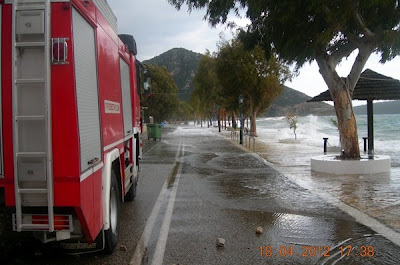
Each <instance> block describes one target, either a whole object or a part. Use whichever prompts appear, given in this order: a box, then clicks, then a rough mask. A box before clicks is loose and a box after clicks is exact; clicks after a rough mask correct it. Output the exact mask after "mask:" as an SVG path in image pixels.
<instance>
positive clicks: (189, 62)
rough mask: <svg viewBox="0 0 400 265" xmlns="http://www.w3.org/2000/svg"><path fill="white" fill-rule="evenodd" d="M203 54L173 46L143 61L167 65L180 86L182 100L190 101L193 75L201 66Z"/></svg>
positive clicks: (179, 92)
mask: <svg viewBox="0 0 400 265" xmlns="http://www.w3.org/2000/svg"><path fill="white" fill-rule="evenodd" d="M200 57H201V54H200V53H195V52H192V51H189V50H186V49H184V48H173V49H171V50H169V51H167V52H164V53H163V54H160V55H158V56H156V57H154V58H152V59H150V60H146V61H144V62H143V63H145V64H153V65H157V66H159V67H163V66H164V67H166V68H167V71H168V72H169V73H170V75H171V76H172V78H173V79H174V81H175V83H176V86H177V87H178V90H179V91H178V97H179V99H180V100H183V101H189V99H190V95H191V94H192V91H193V88H194V87H193V77H194V75H195V74H196V72H197V68H198V67H199V61H200Z"/></svg>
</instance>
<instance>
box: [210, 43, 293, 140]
mask: <svg viewBox="0 0 400 265" xmlns="http://www.w3.org/2000/svg"><path fill="white" fill-rule="evenodd" d="M217 73H218V78H219V79H220V82H221V84H222V94H223V95H224V100H225V105H226V106H228V107H229V108H231V109H236V108H237V106H238V97H239V95H240V94H242V95H243V96H244V97H245V99H244V103H245V104H244V105H245V109H244V111H245V112H247V113H248V114H249V115H250V118H251V125H250V135H252V136H257V128H256V119H257V115H258V114H259V113H261V112H263V111H265V110H266V109H267V108H269V106H270V105H271V104H272V102H273V101H274V100H275V99H276V98H277V97H278V96H279V95H280V94H281V93H282V92H283V83H284V81H285V80H286V79H287V78H289V77H290V74H289V70H288V68H287V67H286V66H285V65H283V64H282V63H281V62H280V61H279V60H278V59H277V58H276V57H275V56H270V58H269V59H267V58H266V57H265V54H264V52H263V51H262V50H261V48H260V47H258V46H256V47H254V49H252V50H245V48H244V46H243V44H242V42H240V41H239V40H238V39H234V40H232V41H231V42H223V43H222V44H221V45H220V47H219V52H218V57H217Z"/></svg>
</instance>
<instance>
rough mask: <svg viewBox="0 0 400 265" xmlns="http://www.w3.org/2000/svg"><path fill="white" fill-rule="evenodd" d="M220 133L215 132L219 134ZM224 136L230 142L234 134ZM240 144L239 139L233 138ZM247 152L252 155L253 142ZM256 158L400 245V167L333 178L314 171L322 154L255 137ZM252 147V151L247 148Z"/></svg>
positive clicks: (246, 141) (286, 143)
mask: <svg viewBox="0 0 400 265" xmlns="http://www.w3.org/2000/svg"><path fill="white" fill-rule="evenodd" d="M217 132H218V131H217V130H216V133H217ZM221 134H222V135H223V136H224V137H226V138H229V139H231V138H232V137H231V132H230V131H226V130H223V131H222V132H221ZM231 140H232V142H234V143H235V144H237V145H238V143H237V139H231ZM248 141H249V140H248V137H247V139H246V137H245V140H244V142H245V144H246V143H247V146H246V147H243V149H244V150H246V151H248V152H253V151H254V149H253V142H252V141H251V143H250V145H249V144H248ZM255 141H256V144H255V153H254V155H255V156H257V157H259V158H260V159H263V160H264V161H265V163H266V164H268V165H270V166H272V167H274V168H275V169H276V170H278V171H279V172H281V173H282V174H284V175H285V176H286V177H287V178H289V179H290V180H292V181H293V182H294V183H296V184H298V185H299V186H301V187H303V188H305V189H307V190H309V191H311V192H313V193H314V194H316V195H319V196H320V197H321V199H323V200H326V201H327V202H329V203H330V204H333V205H334V206H337V207H339V208H340V209H342V210H343V211H345V212H347V213H348V214H350V215H351V216H353V217H354V218H355V219H356V220H357V221H358V222H360V223H362V224H364V225H366V226H368V227H370V228H371V229H373V230H375V231H376V232H377V233H380V234H382V235H383V236H385V237H387V238H388V239H389V240H391V241H392V242H393V243H395V244H397V245H400V167H392V168H391V172H390V173H384V174H374V175H338V176H337V175H330V174H325V173H317V172H313V171H311V162H310V158H311V157H313V156H317V155H322V154H323V153H322V146H321V152H320V153H315V150H311V149H310V150H304V149H303V148H298V147H297V146H296V144H295V143H293V142H276V141H271V142H269V143H268V142H261V141H259V140H258V139H257V138H256V140H255ZM248 148H250V149H248ZM277 150H279V153H278V154H277V153H276V152H277Z"/></svg>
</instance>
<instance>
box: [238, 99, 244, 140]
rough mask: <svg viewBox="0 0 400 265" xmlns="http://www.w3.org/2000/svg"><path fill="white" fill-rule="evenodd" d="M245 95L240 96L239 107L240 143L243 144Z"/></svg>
mask: <svg viewBox="0 0 400 265" xmlns="http://www.w3.org/2000/svg"><path fill="white" fill-rule="evenodd" d="M243 100H244V97H243V95H240V96H239V107H240V142H239V144H243Z"/></svg>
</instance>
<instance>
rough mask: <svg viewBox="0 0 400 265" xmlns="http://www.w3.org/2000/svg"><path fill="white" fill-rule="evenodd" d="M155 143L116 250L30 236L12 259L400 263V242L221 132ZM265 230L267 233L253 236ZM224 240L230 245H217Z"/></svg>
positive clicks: (173, 134)
mask: <svg viewBox="0 0 400 265" xmlns="http://www.w3.org/2000/svg"><path fill="white" fill-rule="evenodd" d="M215 132H216V131H215ZM149 143H150V144H147V145H146V146H145V149H147V151H146V152H145V153H144V156H143V160H142V161H141V167H142V171H141V175H140V180H139V186H138V194H137V198H136V200H135V201H134V202H130V203H125V204H123V205H122V212H123V216H122V222H121V229H122V233H121V238H120V244H119V247H118V249H117V250H116V252H115V253H114V254H113V255H110V256H105V255H101V254H91V255H82V256H79V257H71V256H65V255H62V254H60V253H56V254H54V252H52V251H51V250H49V249H47V248H46V247H42V246H37V245H36V244H35V243H28V244H27V245H26V244H25V245H22V246H15V247H14V249H12V251H11V252H10V253H11V254H10V256H9V258H10V259H9V264H138V263H137V261H139V260H141V261H143V262H142V264H398V263H399V261H400V247H398V246H396V245H394V244H393V243H391V242H390V241H388V240H387V239H385V238H383V237H382V236H380V235H376V234H375V233H374V232H373V231H372V230H371V229H369V228H367V227H365V226H363V225H360V224H358V223H357V222H356V221H354V219H353V218H352V217H350V216H348V215H347V214H346V213H344V212H342V211H341V210H339V209H337V208H335V207H333V206H331V205H330V204H328V203H326V202H325V201H323V200H322V199H321V198H319V197H317V196H315V195H313V194H311V193H310V192H309V191H307V190H305V189H303V188H301V187H299V186H297V185H296V184H294V183H293V182H291V181H290V180H288V179H287V178H286V177H285V176H284V175H282V174H281V173H279V172H277V171H275V170H274V169H272V168H270V167H268V166H267V165H265V164H264V163H263V162H262V161H260V160H258V159H257V158H256V157H254V156H252V155H250V154H248V153H246V152H244V151H243V150H242V149H240V148H238V147H237V146H235V145H233V144H232V143H231V142H229V141H228V140H226V139H225V138H223V137H220V136H219V135H218V134H217V133H209V131H208V130H203V129H201V128H196V127H192V126H187V127H180V128H178V129H177V130H175V128H167V129H165V130H164V132H163V139H162V141H157V142H153V141H150V142H149ZM257 227H262V228H263V230H264V232H263V234H261V235H257V234H256V233H255V231H256V229H257ZM219 237H221V238H224V239H225V246H224V247H216V239H217V238H219ZM27 246H28V247H27ZM350 248H351V249H352V251H349V249H350ZM27 249H29V251H26V250H27ZM21 253H25V255H21ZM26 253H28V254H26Z"/></svg>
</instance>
